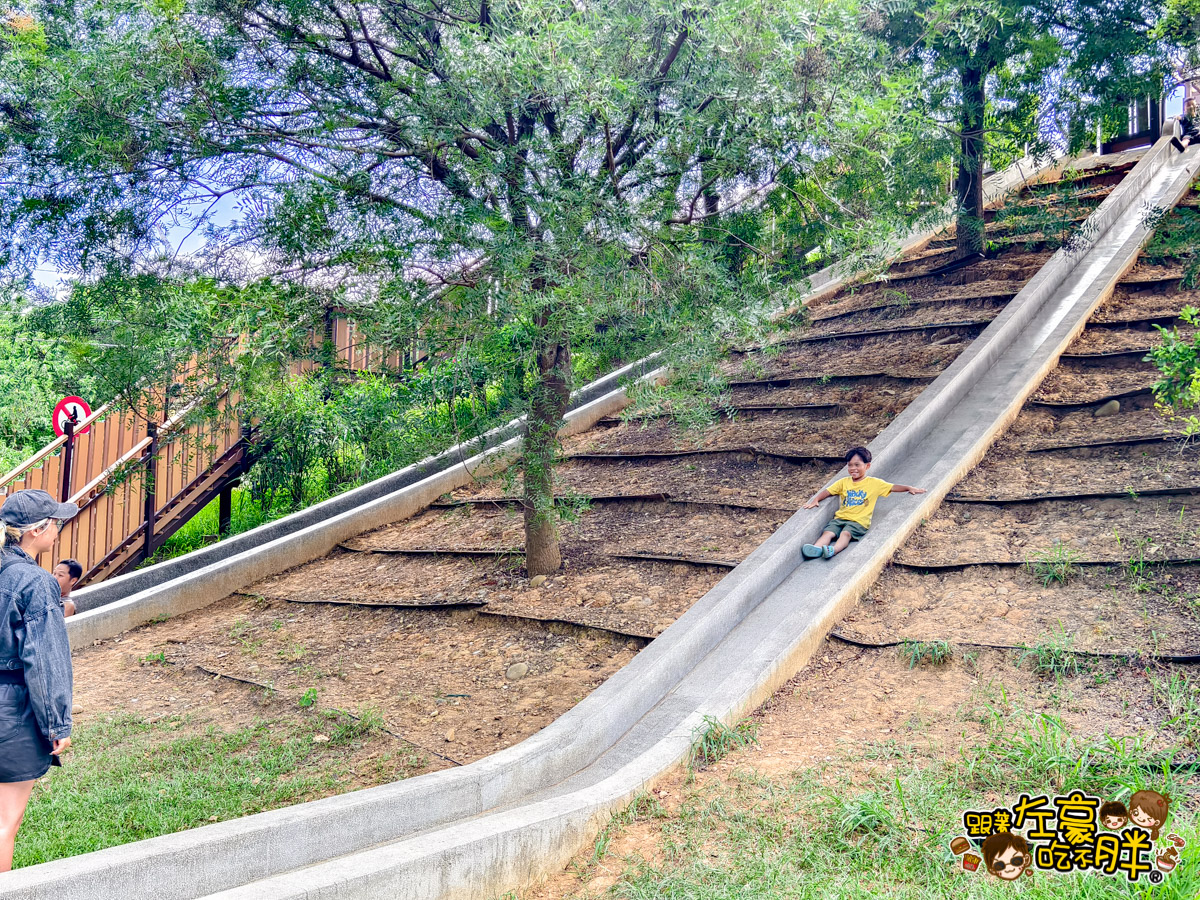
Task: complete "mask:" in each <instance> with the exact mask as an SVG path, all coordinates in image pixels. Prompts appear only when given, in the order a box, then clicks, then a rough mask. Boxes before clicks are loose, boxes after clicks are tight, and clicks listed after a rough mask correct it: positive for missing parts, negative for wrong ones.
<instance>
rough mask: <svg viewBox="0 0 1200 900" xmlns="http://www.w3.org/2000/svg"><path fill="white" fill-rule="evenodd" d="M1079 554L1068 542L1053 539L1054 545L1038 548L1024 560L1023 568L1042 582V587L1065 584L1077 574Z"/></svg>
mask: <svg viewBox="0 0 1200 900" xmlns="http://www.w3.org/2000/svg"><path fill="white" fill-rule="evenodd" d="M1080 556H1081V554H1080V553H1079V551H1078V550H1075V549H1074V548H1073V547H1071V546H1070V545H1069V544H1065V543H1063V542H1062V541H1055V542H1054V546H1052V547H1047V548H1046V549H1044V550H1038V551H1037V552H1035V553H1032V554H1030V555H1029V557H1027V558H1026V560H1025V568H1026V569H1027V570H1028V571H1029V572H1030V573H1031V574H1032V575H1033V576H1034V577H1035V578H1037V579H1039V580H1040V581H1041V582H1042V587H1049V586H1050V585H1052V584H1066V583H1067V582H1068V581H1070V580H1071V579H1072V578H1073V577H1074V576H1076V575H1078V574H1079V566H1078V565H1076V564H1077V563H1078V562H1079V559H1080Z"/></svg>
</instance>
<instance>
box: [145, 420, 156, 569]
mask: <svg viewBox="0 0 1200 900" xmlns="http://www.w3.org/2000/svg"><path fill="white" fill-rule="evenodd" d="M146 436H147V437H149V438H150V449H149V451H148V453H149V454H150V455H149V456H147V457H146V482H145V485H144V487H145V490H146V500H145V507H144V510H143V512H142V516H143V522H144V524H143V528H145V538H144V545H143V550H142V558H143V559H149V558H150V555H151V554H152V553H154V515H155V512H156V509H155V507H157V506H158V502H157V498H156V491H155V484H154V481H155V474H156V472H157V470H158V463H157V460H158V425H156V424H155V423H154V422H151V423H150V424H149V425H147V426H146Z"/></svg>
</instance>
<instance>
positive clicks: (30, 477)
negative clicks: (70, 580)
mask: <svg viewBox="0 0 1200 900" xmlns="http://www.w3.org/2000/svg"><path fill="white" fill-rule="evenodd" d="M329 333H331V335H332V337H333V341H334V346H335V348H336V360H335V362H334V364H335V365H337V366H338V367H339V368H343V369H346V370H349V371H372V370H392V371H399V370H400V368H401V358H400V354H398V353H392V354H390V355H389V354H385V353H383V352H382V351H380V350H379V348H376V347H371V346H370V345H369V344H367V343H366V342H365V341H361V340H357V338H358V337H359V335H358V334H357V333H356V329H355V326H354V323H353V322H352V321H350V320H348V319H346V318H344V317H341V316H338V317H336V318H335V319H334V320H333V322H331V323H330V328H329ZM319 343H320V339H319V338H314V345H318V344H319ZM322 364H323V363H319V362H316V361H313V360H303V361H299V362H296V363H293V364H292V366H291V367H290V371H291V372H292V374H300V373H303V372H308V371H312V370H314V369H316V368H318V367H320V366H321V365H322ZM215 390H220V393H219V394H218V395H217V396H216V398H215V399H214V398H213V397H212V395H211V394H210V395H208V396H206V397H203V398H201V399H202V400H203V402H204V403H206V404H207V405H208V406H209V408H208V409H207V410H205V415H203V416H197V415H194V413H195V412H196V407H197V406H198V404H199V403H200V402H201V401H200V400H196V401H193V402H192V403H189V404H187V405H186V406H184V407H182V408H178V406H177V407H176V408H175V409H174V410H172V409H171V404H170V398H171V394H172V391H171V390H170V389H167V390H162V389H158V390H156V391H153V392H148V393H147V396H146V399H145V402H144V403H143V404H142V406H143V408H142V409H140V410H139V409H126V408H121V407H119V406H117V405H116V404H106V405H104V406H101V407H100V408H99V409H97V410H95V411H94V412H93V413H92V414H91V415H90V416H88V417H87V418H86V419H84V420H83V421H81V422H79V423H77V424H76V425H74V426H73V427H71V428H69V429H68V433H67V434H66V435H63V436H62V437H59V438H57V439H55V440H54V441H51V442H50V443H49V444H47V445H46V446H45V447H43V448H42V449H41V450H39V451H38V452H37V453H35V454H33V455H32V456H30V457H29V458H28V459H26V460H25V461H24V462H22V463H21V464H20V465H19V466H17V467H16V468H15V469H13V470H12V471H11V472H8V473H7V474H6V475H4V476H3V478H2V479H0V493H3V494H4V495H7V494H9V493H11V492H13V491H20V490H25V489H27V488H40V489H41V490H44V491H47V492H49V493H50V494H53V495H54V496H56V497H59V498H61V499H62V500H69V501H70V502H72V503H77V504H79V515H78V516H76V517H75V518H74V519H73V520H72V521H71V522H69V523H67V524H66V526H65V527H64V528H63V533H62V538H61V540H59V542H58V543H57V544H56V545H55V547H54V549H53V550H51V551H48V552H47V553H44V554H42V555H41V556H39V557H38V563H39V564H41V565H42V566H44V567H46V568H47V569H53V568H54V566H55V565H56V564H57V563H58V561H59V560H60V559H67V558H73V559H76V560H78V561H79V562H80V564H81V565H82V566H83V570H84V574H83V578H82V579H81V580H80V584H81V585H82V584H88V583H94V582H97V581H101V580H103V579H104V578H108V577H110V576H113V575H119V574H121V573H122V572H127V571H129V570H130V569H133V568H135V567H137V565H138V564H140V563H141V562H143V561H144V560H146V559H148V558H149V557H150V556H152V555H153V553H154V552H155V551H156V550H157V549H158V548H159V547H161V546H162V545H163V544H164V543H165V542H166V541H167V539H168V538H170V537H171V535H173V534H175V532H176V531H178V530H179V529H180V528H181V527H183V525H185V524H186V523H187V522H188V521H189V520H190V519H191V518H192V517H193V516H194V515H196V513H198V512H199V511H200V510H202V509H203V508H204V507H205V506H207V505H208V504H209V503H210V502H211V501H212V500H213V499H214V498H217V497H220V498H221V514H220V516H219V521H220V525H221V527H220V531H221V532H222V533H223V532H224V531H225V529H226V528H227V527H228V522H229V508H230V501H231V497H232V490H233V488H234V487H235V486H236V485H237V484H238V482H239V481H240V480H241V478H242V477H243V476H244V475H245V474H246V471H247V470H248V469H249V468H250V465H251V464H252V463H253V461H254V454H253V442H254V431H253V427H252V425H251V424H249V423H242V422H240V421H239V420H238V418H237V412H236V407H237V400H236V397H234V396H233V395H232V394H231V393H230V391H229V390H228V389H227V388H226V389H221V387H220V386H219V385H218V386H216V388H215ZM147 410H152V411H153V412H147Z"/></svg>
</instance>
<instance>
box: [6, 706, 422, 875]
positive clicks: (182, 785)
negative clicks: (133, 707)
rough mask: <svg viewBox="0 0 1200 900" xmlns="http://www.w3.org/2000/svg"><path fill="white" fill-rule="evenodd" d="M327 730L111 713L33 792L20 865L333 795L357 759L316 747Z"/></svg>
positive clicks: (86, 729) (78, 739) (356, 736)
mask: <svg viewBox="0 0 1200 900" xmlns="http://www.w3.org/2000/svg"><path fill="white" fill-rule="evenodd" d="M272 725H274V726H276V727H271V726H272ZM280 725H282V727H279V726H280ZM323 727H326V726H325V725H324V724H323V720H321V719H319V718H314V719H313V720H311V721H301V722H297V723H294V724H288V723H279V722H275V723H273V722H270V721H265V720H264V721H256V722H252V723H250V724H248V725H245V726H241V727H237V728H232V729H231V730H229V731H222V730H220V729H216V728H209V729H207V730H192V729H190V728H189V727H188V723H187V721H186V720H185V719H182V718H180V717H177V716H173V717H169V718H167V719H162V720H160V721H157V722H155V723H150V722H147V721H145V720H143V719H140V718H137V717H133V716H123V717H110V718H103V719H100V720H99V721H96V722H93V723H91V724H88V725H84V726H81V727H79V728H77V729H76V732H75V734H74V747H73V749H72V751H71V755H70V757H69V759H68V762H67V767H68V768H66V769H64V770H62V772H63V773H65V774H56V775H55V776H54V777H50V778H46V779H43V780H42V781H40V782H39V783H38V787H37V788H36V789H35V791H34V794H33V798H32V799H31V800H30V803H29V809H28V812H27V813H26V816H25V822H24V824H23V825H22V827H21V834H20V837H19V838H18V840H17V849H16V858H15V865H16V866H18V867H21V866H28V865H33V864H34V863H40V862H46V861H48V860H52V859H59V858H61V857H64V856H72V855H75V854H79V853H87V852H90V851H92V850H99V849H101V848H104V847H111V846H114V845H116V844H124V843H129V842H131V841H136V840H141V839H143V838H149V837H155V836H158V835H162V834H171V833H173V832H176V831H181V830H183V829H186V828H195V827H197V826H200V825H207V824H209V822H212V821H218V820H224V819H233V818H237V817H239V816H245V815H250V814H252V813H257V812H262V811H264V810H267V809H276V808H278V807H281V806H288V805H290V804H293V803H299V802H302V801H305V800H310V799H314V798H316V797H318V796H323V795H325V794H328V793H332V792H334V791H336V790H338V789H339V787H338V781H339V779H340V778H343V777H346V776H347V775H348V774H349V770H350V769H351V767H352V763H351V760H352V757H351V756H349V755H347V754H346V753H345V752H344V751H343V750H337V751H336V752H334V753H328V752H327V751H324V750H322V749H320V745H314V744H313V741H312V737H313V735H314V733H315V732H316V729H318V728H323ZM363 736H364V735H363V734H361V733H359V732H358V731H354V730H353V729H351V730H348V731H347V733H346V735H345V741H346V742H349V743H350V744H353V743H354V742H355V741H358V740H361V739H362V738H363ZM339 740H341V738H339ZM330 743H331V744H332V743H333V738H332V737H331V740H330ZM398 774H400V775H402V774H403V771H401V772H400V773H398ZM392 777H395V776H394V775H393V776H392ZM80 823H87V824H86V827H83V826H81V824H80Z"/></svg>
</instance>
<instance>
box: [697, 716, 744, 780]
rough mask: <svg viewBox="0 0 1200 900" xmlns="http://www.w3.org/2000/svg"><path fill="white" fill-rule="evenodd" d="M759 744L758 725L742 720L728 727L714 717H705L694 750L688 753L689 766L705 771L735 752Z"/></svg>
mask: <svg viewBox="0 0 1200 900" xmlns="http://www.w3.org/2000/svg"><path fill="white" fill-rule="evenodd" d="M757 744H758V723H757V722H755V721H753V720H752V719H742V720H741V721H740V722H737V723H735V724H734V725H726V724H725V723H724V722H722V721H721V720H719V719H715V718H713V717H712V716H705V717H704V722H703V724H702V725H699V726H698V727H697V728H696V731H695V734H694V735H693V740H692V748H691V751H690V752H689V753H688V766H689V767H690V768H693V769H696V768H700V769H703V768H705V767H706V766H711V765H712V764H713V763H715V762H717V761H719V760H720V759H722V758H723V757H725V756H726V755H727V754H728V753H730V752H732V751H734V750H743V749H745V748H746V747H752V746H756V745H757Z"/></svg>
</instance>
